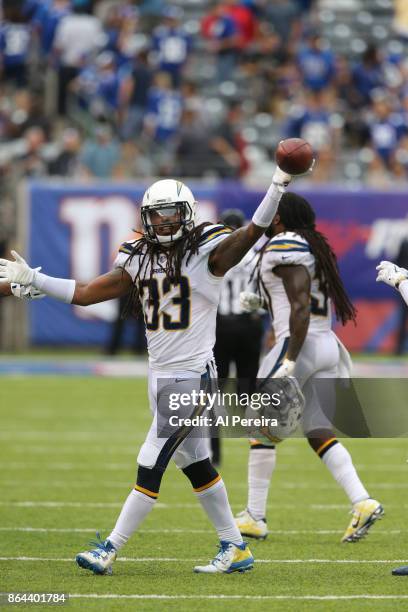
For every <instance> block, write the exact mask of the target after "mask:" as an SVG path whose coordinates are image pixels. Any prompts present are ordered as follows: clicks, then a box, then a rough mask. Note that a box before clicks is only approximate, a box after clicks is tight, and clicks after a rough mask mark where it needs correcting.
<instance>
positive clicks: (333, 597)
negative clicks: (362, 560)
mask: <svg viewBox="0 0 408 612" xmlns="http://www.w3.org/2000/svg"><path fill="white" fill-rule="evenodd" d="M69 597H70V598H71V597H72V599H136V600H137V599H139V600H143V599H158V600H161V599H163V600H165V599H205V600H213V599H215V600H217V599H225V600H229V599H231V600H240V599H248V600H253V599H256V600H268V601H285V600H290V601H336V600H340V601H347V600H353V599H357V600H364V599H368V600H370V599H373V600H394V599H408V595H222V594H219V595H158V594H155V593H149V594H146V595H141V594H135V595H116V594H115V593H104V594H103V595H99V594H98V593H72V594H71V593H70V594H69Z"/></svg>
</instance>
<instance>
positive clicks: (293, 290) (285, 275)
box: [273, 265, 310, 375]
mask: <svg viewBox="0 0 408 612" xmlns="http://www.w3.org/2000/svg"><path fill="white" fill-rule="evenodd" d="M273 272H274V274H276V276H279V278H281V279H282V281H283V286H284V288H285V291H286V295H287V296H288V300H289V303H290V318H289V332H290V338H289V344H288V350H287V353H286V360H288V361H289V362H292V363H293V364H294V362H295V361H296V359H297V357H298V355H299V353H300V349H301V348H302V346H303V342H304V341H305V338H306V334H307V330H308V327H309V321H310V275H309V273H308V271H307V270H306V268H305V267H304V266H296V265H295V266H277V267H276V268H274V270H273ZM293 369H294V366H293ZM293 369H292V371H293ZM291 373H292V372H290V373H289V374H287V375H290V374H291Z"/></svg>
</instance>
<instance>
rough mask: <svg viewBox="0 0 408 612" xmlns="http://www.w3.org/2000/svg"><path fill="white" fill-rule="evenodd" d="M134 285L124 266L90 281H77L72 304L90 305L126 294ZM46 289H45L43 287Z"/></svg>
mask: <svg viewBox="0 0 408 612" xmlns="http://www.w3.org/2000/svg"><path fill="white" fill-rule="evenodd" d="M131 286H132V278H131V276H130V274H128V273H127V272H126V270H123V269H122V268H117V269H116V270H112V271H111V272H108V273H107V274H103V276H98V277H97V278H95V279H94V280H92V281H90V282H89V283H75V291H74V295H73V298H72V302H71V303H72V304H77V305H78V306H89V305H90V304H97V303H98V302H106V301H107V300H112V299H114V298H119V297H122V296H123V295H126V294H127V293H128V292H129V291H130V288H131ZM43 290H44V289H43Z"/></svg>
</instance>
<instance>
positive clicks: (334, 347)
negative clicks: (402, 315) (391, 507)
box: [237, 192, 383, 542]
mask: <svg viewBox="0 0 408 612" xmlns="http://www.w3.org/2000/svg"><path fill="white" fill-rule="evenodd" d="M266 235H267V236H268V237H269V238H270V241H269V242H267V243H266V244H265V246H264V247H263V249H262V250H261V253H260V258H259V262H258V279H259V288H260V295H257V294H251V293H247V292H245V293H243V294H241V304H242V306H243V307H244V308H245V309H247V310H251V309H252V308H259V306H260V305H265V306H266V307H268V309H269V312H270V313H271V317H272V318H273V326H274V331H275V334H276V340H277V341H276V344H275V346H274V347H273V348H272V349H271V351H270V352H269V353H268V354H267V355H266V357H265V358H264V360H263V362H262V364H261V367H260V369H259V372H258V379H265V378H269V377H276V378H279V377H282V376H294V377H295V378H296V379H297V380H298V382H299V384H300V385H301V387H302V390H303V393H304V395H305V398H306V407H305V411H304V415H303V430H304V432H305V435H306V437H307V439H308V442H309V444H310V446H311V447H312V449H313V450H314V451H315V452H316V453H317V455H318V457H320V459H321V460H322V461H323V463H324V464H325V465H326V466H327V468H328V469H329V470H330V472H331V474H332V475H333V477H334V479H335V480H336V481H337V482H338V484H339V485H340V486H341V487H342V488H343V490H344V492H345V493H346V495H347V496H348V498H349V500H350V502H351V504H352V519H351V521H350V524H349V526H348V528H347V529H346V531H345V533H344V536H343V537H342V540H341V541H342V542H355V541H356V540H359V539H360V538H362V537H363V536H364V535H365V534H366V533H367V531H368V529H369V528H370V527H371V525H372V524H373V523H374V522H375V521H376V520H377V519H378V518H380V517H381V516H382V514H383V508H382V506H381V504H380V503H379V502H378V501H376V500H374V499H372V498H371V497H370V495H369V494H368V492H367V490H366V489H365V487H364V486H363V484H362V483H361V481H360V478H359V477H358V475H357V472H356V469H355V467H354V465H353V462H352V459H351V456H350V454H349V453H348V451H347V450H346V448H345V447H344V446H343V444H341V443H340V442H339V440H337V439H336V437H335V435H334V433H333V431H332V425H331V422H330V420H329V418H328V416H327V414H324V412H323V410H324V409H326V413H327V406H325V407H323V410H322V408H321V407H320V402H319V398H318V394H317V392H316V389H315V388H314V385H313V381H314V380H315V379H318V378H332V379H335V378H338V377H349V376H350V369H351V360H350V356H349V354H348V352H347V351H346V349H345V348H344V346H343V345H342V344H341V342H340V341H339V339H338V338H337V337H336V335H335V334H334V332H333V331H332V329H331V310H332V304H333V306H334V309H335V313H336V316H337V318H338V319H339V320H340V321H341V322H342V323H343V324H345V323H346V322H347V321H354V320H355V315H356V313H355V309H354V307H353V305H352V304H351V302H350V300H349V298H348V296H347V294H346V291H345V289H344V286H343V283H342V281H341V278H340V276H339V272H338V268H337V261H336V256H335V254H334V252H333V251H332V249H331V247H330V245H329V243H328V242H327V239H326V238H325V236H324V235H323V234H321V233H320V232H319V231H318V230H317V229H316V226H315V214H314V212H313V210H312V208H311V206H310V204H309V203H308V202H307V201H306V200H305V199H304V198H302V197H301V196H299V195H297V194H294V193H289V192H287V193H285V194H284V195H283V196H282V199H281V201H280V203H279V207H278V211H277V214H276V215H275V217H274V219H273V221H272V223H271V225H270V227H269V228H268V230H267V231H266ZM275 462H276V450H275V448H274V445H273V443H272V442H271V441H270V440H268V439H266V438H265V439H260V440H253V441H252V444H251V449H250V453H249V465H248V489H249V490H248V503H247V509H246V510H245V511H243V512H241V513H240V514H239V515H238V516H237V525H238V526H239V528H240V531H241V533H242V534H244V535H247V536H252V537H256V538H265V537H266V536H267V527H266V518H265V516H266V502H267V496H268V490H269V485H270V480H271V477H272V473H273V471H274V468H275Z"/></svg>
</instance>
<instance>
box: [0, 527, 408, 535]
mask: <svg viewBox="0 0 408 612" xmlns="http://www.w3.org/2000/svg"><path fill="white" fill-rule="evenodd" d="M1 531H7V532H13V531H17V532H25V533H30V532H34V533H96V529H95V528H94V527H84V528H81V527H72V528H69V527H0V532H1ZM137 533H140V534H143V533H149V534H151V533H166V534H187V533H188V534H191V533H201V534H214V530H213V529H178V528H176V527H175V528H174V529H170V528H168V529H139V530H138V531H137ZM342 533H344V529H276V530H271V531H268V535H273V536H279V535H282V536H287V535H296V536H298V535H339V534H342ZM403 533H408V530H403V529H391V530H385V531H384V530H383V529H381V530H380V531H376V532H375V534H376V535H384V536H389V535H401V534H403Z"/></svg>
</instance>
